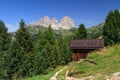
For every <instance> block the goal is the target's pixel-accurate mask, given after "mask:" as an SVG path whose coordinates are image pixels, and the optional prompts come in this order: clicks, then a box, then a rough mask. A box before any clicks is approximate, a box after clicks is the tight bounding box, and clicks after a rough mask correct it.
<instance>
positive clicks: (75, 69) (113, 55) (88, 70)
mask: <svg viewBox="0 0 120 80" xmlns="http://www.w3.org/2000/svg"><path fill="white" fill-rule="evenodd" d="M68 69H69V71H70V72H69V75H70V76H73V77H76V78H82V77H86V76H91V75H95V76H96V75H99V76H97V77H96V78H95V80H106V77H109V76H110V75H111V74H113V73H115V72H119V71H120V45H114V46H112V47H107V48H104V49H102V50H101V51H95V52H92V53H90V54H89V56H88V58H87V59H86V60H83V61H82V62H79V63H76V62H72V63H70V64H69V65H68Z"/></svg>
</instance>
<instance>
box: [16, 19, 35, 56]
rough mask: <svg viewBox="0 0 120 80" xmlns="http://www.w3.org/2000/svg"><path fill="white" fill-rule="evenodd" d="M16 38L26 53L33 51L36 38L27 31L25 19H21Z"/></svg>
mask: <svg viewBox="0 0 120 80" xmlns="http://www.w3.org/2000/svg"><path fill="white" fill-rule="evenodd" d="M16 40H17V41H18V43H19V45H20V46H21V47H22V48H23V50H24V51H25V53H29V55H30V56H31V53H33V51H34V50H33V44H34V41H33V40H34V39H33V38H32V37H31V35H30V33H29V32H28V31H27V29H26V27H25V22H24V21H23V20H21V21H20V28H19V30H18V31H17V32H16Z"/></svg>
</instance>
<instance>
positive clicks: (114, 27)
mask: <svg viewBox="0 0 120 80" xmlns="http://www.w3.org/2000/svg"><path fill="white" fill-rule="evenodd" d="M119 18H120V13H119V11H118V10H115V11H110V12H109V13H108V15H107V17H106V19H105V24H104V27H103V38H104V39H105V45H113V44H116V43H118V42H120V41H119V39H120V34H119V31H120V28H119V27H120V22H119V21H120V19H119Z"/></svg>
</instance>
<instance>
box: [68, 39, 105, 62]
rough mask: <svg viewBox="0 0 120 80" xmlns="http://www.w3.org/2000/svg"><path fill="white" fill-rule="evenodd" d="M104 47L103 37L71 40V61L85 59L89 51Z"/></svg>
mask: <svg viewBox="0 0 120 80" xmlns="http://www.w3.org/2000/svg"><path fill="white" fill-rule="evenodd" d="M103 47H104V39H86V40H73V41H72V42H71V43H70V48H71V50H72V52H73V53H72V58H73V61H79V60H80V59H85V58H86V57H87V55H88V53H89V52H91V51H94V50H98V49H101V48H103Z"/></svg>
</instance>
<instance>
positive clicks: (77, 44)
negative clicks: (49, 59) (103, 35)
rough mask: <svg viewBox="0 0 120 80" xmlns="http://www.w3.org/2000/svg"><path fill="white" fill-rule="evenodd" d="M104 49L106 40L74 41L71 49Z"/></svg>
mask: <svg viewBox="0 0 120 80" xmlns="http://www.w3.org/2000/svg"><path fill="white" fill-rule="evenodd" d="M103 47H104V39H85V40H73V41H72V42H71V44H70V48H71V49H99V48H103Z"/></svg>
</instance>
